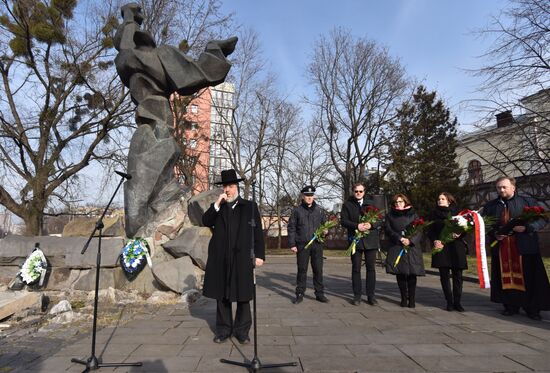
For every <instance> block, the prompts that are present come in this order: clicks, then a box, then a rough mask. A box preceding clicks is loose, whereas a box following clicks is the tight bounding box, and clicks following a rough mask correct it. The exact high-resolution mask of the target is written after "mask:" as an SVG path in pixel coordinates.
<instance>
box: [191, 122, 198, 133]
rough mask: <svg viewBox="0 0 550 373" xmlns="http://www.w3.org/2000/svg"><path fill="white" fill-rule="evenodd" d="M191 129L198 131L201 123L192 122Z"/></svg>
mask: <svg viewBox="0 0 550 373" xmlns="http://www.w3.org/2000/svg"><path fill="white" fill-rule="evenodd" d="M190 126H191V130H192V131H196V130H198V129H199V124H198V123H197V122H191V125H190Z"/></svg>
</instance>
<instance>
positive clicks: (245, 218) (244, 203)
mask: <svg viewBox="0 0 550 373" xmlns="http://www.w3.org/2000/svg"><path fill="white" fill-rule="evenodd" d="M252 206H253V208H254V218H255V219H254V220H255V222H256V227H255V230H254V254H255V256H256V258H260V259H265V246H264V236H263V232H262V224H261V221H260V213H259V211H258V205H257V204H256V203H253V202H251V201H248V200H245V199H242V198H240V197H239V199H238V202H237V205H236V206H235V208H234V210H233V215H232V216H233V218H232V220H233V221H232V222H228V221H227V217H226V214H225V209H228V208H230V207H229V206H228V204H227V203H224V204H222V205H221V206H220V210H219V211H216V209H215V208H214V204H212V205H211V206H210V208H209V209H208V210H206V212H205V213H204V214H203V216H202V223H203V224H204V225H205V226H207V227H210V228H212V238H211V239H210V244H209V245H208V259H207V261H206V271H205V274H204V287H203V294H204V296H205V297H208V298H213V299H217V300H221V299H223V298H227V299H229V300H230V301H231V302H236V301H239V302H246V301H250V300H251V299H252V296H253V290H254V281H253V266H252V259H251V255H250V245H251V234H252V230H251V226H250V221H251V214H252ZM229 224H232V227H235V228H236V232H237V239H236V245H235V247H234V248H231V247H229V246H231V245H230V244H229V242H230V240H229V237H228V230H229ZM229 261H231V263H229ZM228 288H229V294H227V291H226V290H227V289H228Z"/></svg>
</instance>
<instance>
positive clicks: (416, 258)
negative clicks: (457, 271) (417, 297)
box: [385, 207, 425, 276]
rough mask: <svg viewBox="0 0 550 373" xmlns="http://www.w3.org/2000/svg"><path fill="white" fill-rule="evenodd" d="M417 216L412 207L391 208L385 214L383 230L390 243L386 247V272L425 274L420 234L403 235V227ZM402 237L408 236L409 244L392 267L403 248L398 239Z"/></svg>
mask: <svg viewBox="0 0 550 373" xmlns="http://www.w3.org/2000/svg"><path fill="white" fill-rule="evenodd" d="M417 218H418V215H417V214H416V212H415V211H414V209H413V208H412V207H411V208H409V209H405V210H396V209H391V210H390V212H389V213H388V214H386V225H385V232H386V235H387V237H388V238H389V240H390V244H391V246H390V247H389V248H388V256H387V257H386V272H388V273H392V274H403V275H417V276H424V275H425V271H424V259H423V257H422V248H421V247H420V240H421V238H422V235H421V234H420V233H417V234H416V235H414V236H413V237H405V236H404V235H403V233H404V230H405V228H407V226H408V225H409V224H411V223H412V222H413V221H414V220H415V219H417ZM402 237H405V238H408V239H409V240H410V241H411V245H410V246H409V248H408V251H407V253H406V254H403V256H402V257H401V259H400V260H399V263H398V264H397V266H396V267H394V266H393V265H394V264H395V260H396V259H397V257H398V256H399V253H400V252H401V249H403V245H402V244H401V241H400V239H401V238H402Z"/></svg>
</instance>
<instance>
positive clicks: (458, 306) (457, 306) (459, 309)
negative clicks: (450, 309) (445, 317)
mask: <svg viewBox="0 0 550 373" xmlns="http://www.w3.org/2000/svg"><path fill="white" fill-rule="evenodd" d="M454 309H455V310H457V311H458V312H464V307H462V305H461V304H460V303H457V304H455V305H454Z"/></svg>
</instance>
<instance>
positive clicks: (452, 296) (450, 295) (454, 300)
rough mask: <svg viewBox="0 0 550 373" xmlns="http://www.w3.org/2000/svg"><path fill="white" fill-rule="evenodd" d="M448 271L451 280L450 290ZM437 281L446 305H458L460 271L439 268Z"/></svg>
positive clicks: (460, 290) (460, 289) (460, 287)
mask: <svg viewBox="0 0 550 373" xmlns="http://www.w3.org/2000/svg"><path fill="white" fill-rule="evenodd" d="M449 271H451V273H452V278H453V288H452V290H451V276H450V275H449ZM439 280H440V281H441V288H442V289H443V294H445V300H446V301H447V304H449V305H450V304H454V305H455V306H456V305H459V304H460V299H461V297H462V270H461V269H458V268H449V267H442V268H439Z"/></svg>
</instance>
